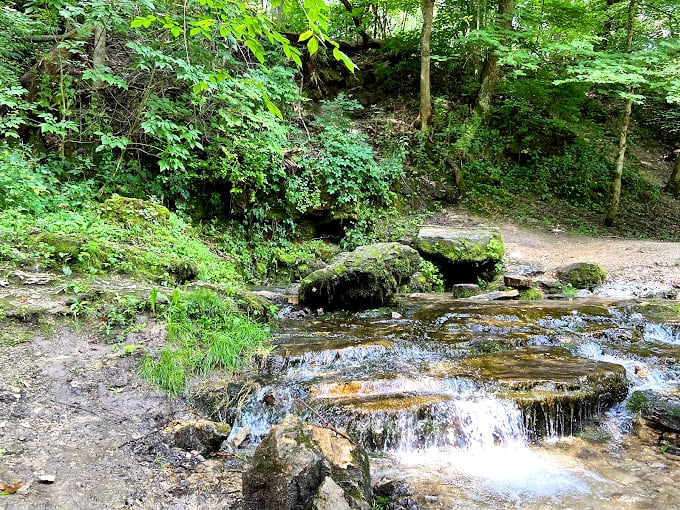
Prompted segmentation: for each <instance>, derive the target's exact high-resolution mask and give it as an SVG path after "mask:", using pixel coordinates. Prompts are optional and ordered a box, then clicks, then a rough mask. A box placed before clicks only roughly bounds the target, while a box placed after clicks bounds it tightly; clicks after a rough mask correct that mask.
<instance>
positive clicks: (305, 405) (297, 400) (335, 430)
mask: <svg viewBox="0 0 680 510" xmlns="http://www.w3.org/2000/svg"><path fill="white" fill-rule="evenodd" d="M295 400H296V402H299V403H300V404H302V405H303V406H304V407H306V408H307V409H309V410H310V411H311V412H312V413H313V414H314V416H316V417H317V418H318V419H319V420H321V422H322V423H323V425H324V427H326V428H328V429H331V430H332V431H333V432H335V433H336V434H337V435H339V436H340V437H343V438H345V439H347V441H349V442H350V443H352V444H353V445H355V446H356V444H357V443H356V441H354V440H353V439H352V438H351V437H349V436H348V435H347V434H345V433H344V432H343V431H341V430H338V429H337V428H335V427H334V426H333V424H332V423H331V422H329V421H328V420H327V419H326V418H324V417H323V416H322V415H321V414H320V413H319V411H317V410H316V409H314V408H313V407H312V406H310V405H309V404H308V403H307V402H305V401H304V400H302V399H301V398H296V399H295Z"/></svg>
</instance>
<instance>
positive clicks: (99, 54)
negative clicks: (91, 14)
mask: <svg viewBox="0 0 680 510" xmlns="http://www.w3.org/2000/svg"><path fill="white" fill-rule="evenodd" d="M104 65H106V27H105V26H104V25H102V24H100V23H97V24H95V26H94V48H93V49H92V67H94V68H95V69H96V68H101V67H102V66H104ZM105 88H106V84H105V83H104V82H103V81H102V80H95V82H94V84H93V85H92V97H93V99H94V98H95V96H101V94H102V93H103V91H104V89H105Z"/></svg>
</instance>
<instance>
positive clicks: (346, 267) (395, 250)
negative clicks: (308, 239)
mask: <svg viewBox="0 0 680 510" xmlns="http://www.w3.org/2000/svg"><path fill="white" fill-rule="evenodd" d="M419 262H420V256H419V255H418V252H416V251H415V250H414V249H413V248H410V247H408V246H404V245H402V244H399V243H378V244H372V245H367V246H360V247H359V248H357V249H356V250H354V251H353V252H349V253H342V254H340V255H338V256H337V257H335V258H334V259H333V260H332V261H331V263H330V264H329V265H328V266H327V267H325V268H323V269H319V270H318V271H315V272H313V273H312V274H310V275H308V276H307V277H306V278H305V279H303V280H302V282H300V289H299V291H298V298H299V304H300V305H302V306H309V307H310V308H311V309H313V310H316V309H318V308H323V309H324V310H333V309H338V308H345V309H350V310H357V309H361V308H371V307H375V306H382V305H384V304H386V303H389V302H390V301H391V300H392V298H393V297H394V295H395V294H396V293H397V292H398V291H399V290H400V288H401V287H402V286H403V285H406V284H408V282H409V281H410V278H411V275H412V274H413V273H415V272H416V271H417V270H418V265H419Z"/></svg>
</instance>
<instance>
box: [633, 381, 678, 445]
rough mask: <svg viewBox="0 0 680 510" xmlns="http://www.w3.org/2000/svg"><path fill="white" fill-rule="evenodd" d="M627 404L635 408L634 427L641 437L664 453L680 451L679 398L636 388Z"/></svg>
mask: <svg viewBox="0 0 680 510" xmlns="http://www.w3.org/2000/svg"><path fill="white" fill-rule="evenodd" d="M626 407H627V408H628V410H630V411H633V412H636V416H635V419H634V420H633V427H634V429H635V433H636V434H637V435H638V436H639V437H640V438H641V439H642V440H643V441H646V442H649V443H653V444H654V445H656V446H658V447H659V448H660V449H661V451H662V452H664V453H672V454H674V455H680V398H678V397H673V396H665V395H659V394H657V393H654V392H653V391H650V390H647V391H636V392H634V393H633V394H632V395H631V397H630V399H629V401H628V404H627V405H626Z"/></svg>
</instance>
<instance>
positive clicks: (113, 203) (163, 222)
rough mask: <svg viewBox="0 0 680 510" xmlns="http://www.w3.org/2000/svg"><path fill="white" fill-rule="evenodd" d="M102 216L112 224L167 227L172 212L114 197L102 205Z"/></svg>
mask: <svg viewBox="0 0 680 510" xmlns="http://www.w3.org/2000/svg"><path fill="white" fill-rule="evenodd" d="M101 214H102V217H103V218H104V219H106V220H107V221H109V222H111V223H119V224H122V225H126V226H128V227H133V226H155V227H158V226H163V227H165V226H167V225H168V221H169V220H170V211H169V210H168V209H166V208H165V207H163V206H162V205H159V204H154V203H153V202H148V201H146V200H140V199H139V198H127V197H121V196H118V195H116V196H113V197H111V198H109V199H108V200H106V201H105V202H104V203H103V204H102V205H101Z"/></svg>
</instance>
